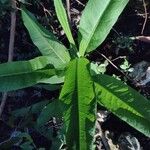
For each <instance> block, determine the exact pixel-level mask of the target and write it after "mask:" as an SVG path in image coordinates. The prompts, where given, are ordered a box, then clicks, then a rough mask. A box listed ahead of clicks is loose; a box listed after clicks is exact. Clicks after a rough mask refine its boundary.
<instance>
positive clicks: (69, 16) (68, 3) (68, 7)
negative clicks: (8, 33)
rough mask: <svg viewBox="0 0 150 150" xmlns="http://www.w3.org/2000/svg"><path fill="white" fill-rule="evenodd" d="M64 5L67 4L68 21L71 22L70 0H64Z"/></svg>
mask: <svg viewBox="0 0 150 150" xmlns="http://www.w3.org/2000/svg"><path fill="white" fill-rule="evenodd" d="M66 6H67V14H68V19H69V22H70V23H71V14H70V0H66Z"/></svg>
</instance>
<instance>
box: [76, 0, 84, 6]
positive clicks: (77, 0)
mask: <svg viewBox="0 0 150 150" xmlns="http://www.w3.org/2000/svg"><path fill="white" fill-rule="evenodd" d="M76 2H78V3H79V4H80V5H82V6H85V5H84V4H83V3H81V2H80V1H79V0H76Z"/></svg>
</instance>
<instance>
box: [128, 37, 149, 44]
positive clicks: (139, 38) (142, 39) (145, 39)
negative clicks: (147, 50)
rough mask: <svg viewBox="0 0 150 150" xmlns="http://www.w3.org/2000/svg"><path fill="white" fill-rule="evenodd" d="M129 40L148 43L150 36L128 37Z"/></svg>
mask: <svg viewBox="0 0 150 150" xmlns="http://www.w3.org/2000/svg"><path fill="white" fill-rule="evenodd" d="M130 39H132V40H139V41H142V42H147V43H150V36H136V37H130Z"/></svg>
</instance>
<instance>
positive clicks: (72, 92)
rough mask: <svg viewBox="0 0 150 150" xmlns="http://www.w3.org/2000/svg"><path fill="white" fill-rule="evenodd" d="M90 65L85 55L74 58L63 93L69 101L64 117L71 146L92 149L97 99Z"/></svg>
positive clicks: (67, 138) (71, 147) (69, 145)
mask: <svg viewBox="0 0 150 150" xmlns="http://www.w3.org/2000/svg"><path fill="white" fill-rule="evenodd" d="M89 68H90V64H89V62H88V60H87V59H85V58H79V59H74V60H73V61H71V62H70V64H69V67H68V70H67V73H66V76H65V83H64V86H63V89H62V91H61V94H60V97H59V98H60V100H61V101H62V102H63V103H64V104H66V105H67V106H66V111H64V114H63V117H64V122H65V125H66V140H67V146H68V149H70V150H72V149H74V150H84V149H92V146H93V135H94V133H95V130H94V127H95V109H96V101H95V99H94V91H93V81H92V79H91V76H90V73H89Z"/></svg>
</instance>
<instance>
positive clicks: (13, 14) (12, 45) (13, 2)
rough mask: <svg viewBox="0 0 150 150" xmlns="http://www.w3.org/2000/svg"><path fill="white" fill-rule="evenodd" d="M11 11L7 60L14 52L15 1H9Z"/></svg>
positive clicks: (1, 109) (2, 108)
mask: <svg viewBox="0 0 150 150" xmlns="http://www.w3.org/2000/svg"><path fill="white" fill-rule="evenodd" d="M11 6H12V9H13V10H12V11H11V27H10V39H9V50H8V62H11V61H12V60H13V53H14V41H15V28H16V1H15V0H12V1H11ZM7 96H8V93H7V92H4V93H3V96H2V102H1V105H0V117H1V115H2V113H3V110H4V107H5V104H6V100H7Z"/></svg>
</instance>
